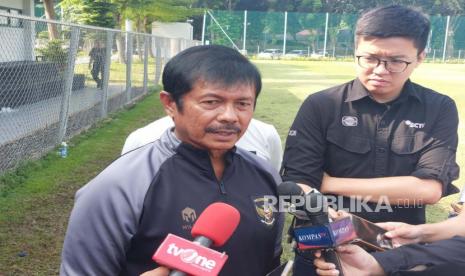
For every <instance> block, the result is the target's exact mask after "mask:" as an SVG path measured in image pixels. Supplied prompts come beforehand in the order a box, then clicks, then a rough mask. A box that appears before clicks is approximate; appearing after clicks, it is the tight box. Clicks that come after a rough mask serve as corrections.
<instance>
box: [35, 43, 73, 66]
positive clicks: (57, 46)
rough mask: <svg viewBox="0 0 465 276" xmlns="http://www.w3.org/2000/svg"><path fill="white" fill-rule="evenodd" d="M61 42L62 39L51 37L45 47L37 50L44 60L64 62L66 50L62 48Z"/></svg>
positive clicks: (66, 55)
mask: <svg viewBox="0 0 465 276" xmlns="http://www.w3.org/2000/svg"><path fill="white" fill-rule="evenodd" d="M63 44H64V41H63V40H60V39H53V40H50V41H49V42H48V43H47V45H46V46H45V47H43V48H39V49H37V52H38V53H39V54H40V55H41V56H42V57H43V60H44V61H49V62H54V63H59V64H64V63H66V61H67V57H68V50H66V49H64V47H63Z"/></svg>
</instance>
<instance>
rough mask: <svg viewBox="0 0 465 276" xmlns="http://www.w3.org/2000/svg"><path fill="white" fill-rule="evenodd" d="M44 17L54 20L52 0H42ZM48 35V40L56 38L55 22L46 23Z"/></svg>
mask: <svg viewBox="0 0 465 276" xmlns="http://www.w3.org/2000/svg"><path fill="white" fill-rule="evenodd" d="M44 8H45V18H47V19H49V20H55V9H54V7H53V0H44ZM47 28H48V37H49V39H50V40H53V39H58V29H57V26H56V24H47Z"/></svg>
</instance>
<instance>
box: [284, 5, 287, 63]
mask: <svg viewBox="0 0 465 276" xmlns="http://www.w3.org/2000/svg"><path fill="white" fill-rule="evenodd" d="M286 34H287V11H286V12H284V35H283V55H285V54H286V39H287V35H286Z"/></svg>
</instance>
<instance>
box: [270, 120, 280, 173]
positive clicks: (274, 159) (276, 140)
mask: <svg viewBox="0 0 465 276" xmlns="http://www.w3.org/2000/svg"><path fill="white" fill-rule="evenodd" d="M268 144H269V146H270V162H271V165H272V166H273V167H274V168H275V169H276V171H279V169H280V168H281V160H282V158H283V148H282V145H281V138H280V137H279V134H278V131H277V130H276V128H274V127H273V126H271V128H270V135H269V136H268Z"/></svg>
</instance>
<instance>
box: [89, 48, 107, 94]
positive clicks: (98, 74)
mask: <svg viewBox="0 0 465 276" xmlns="http://www.w3.org/2000/svg"><path fill="white" fill-rule="evenodd" d="M89 57H90V59H89V69H91V70H90V73H91V75H92V78H93V79H94V81H95V83H96V84H97V88H102V85H103V71H104V65H105V48H104V47H102V44H101V42H100V41H98V40H96V41H95V45H94V47H92V49H91V50H90V52H89Z"/></svg>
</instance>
